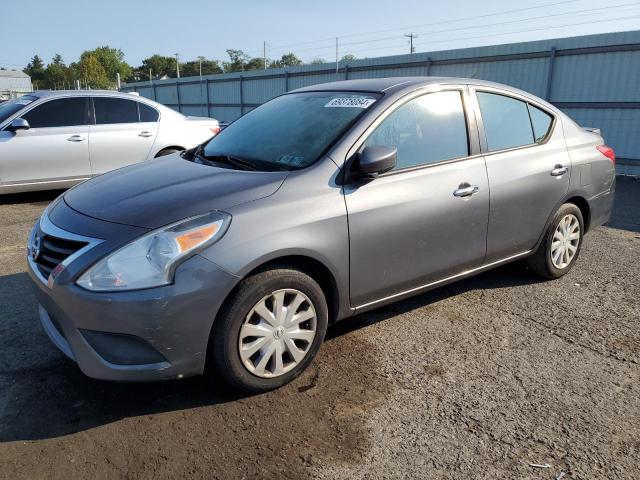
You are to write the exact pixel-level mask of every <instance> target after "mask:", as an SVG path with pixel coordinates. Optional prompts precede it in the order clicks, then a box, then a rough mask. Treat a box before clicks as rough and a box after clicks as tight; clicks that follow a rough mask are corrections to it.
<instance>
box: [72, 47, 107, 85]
mask: <svg viewBox="0 0 640 480" xmlns="http://www.w3.org/2000/svg"><path fill="white" fill-rule="evenodd" d="M69 68H70V69H71V70H72V72H73V76H74V77H75V78H76V79H78V80H80V84H81V85H82V86H83V87H85V88H94V89H96V88H97V89H100V88H104V89H106V88H112V87H113V84H114V82H112V81H111V80H110V79H109V77H108V76H107V72H106V71H105V69H104V67H103V66H102V64H101V63H100V60H99V59H98V57H97V56H96V55H93V54H91V53H88V52H84V53H83V54H82V55H81V56H80V61H79V62H78V63H72V64H71V65H70V66H69Z"/></svg>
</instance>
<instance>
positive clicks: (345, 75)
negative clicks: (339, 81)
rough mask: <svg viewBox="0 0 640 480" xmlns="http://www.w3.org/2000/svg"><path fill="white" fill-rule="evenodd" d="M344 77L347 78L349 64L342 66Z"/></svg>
mask: <svg viewBox="0 0 640 480" xmlns="http://www.w3.org/2000/svg"><path fill="white" fill-rule="evenodd" d="M344 79H345V80H349V65H346V64H345V66H344Z"/></svg>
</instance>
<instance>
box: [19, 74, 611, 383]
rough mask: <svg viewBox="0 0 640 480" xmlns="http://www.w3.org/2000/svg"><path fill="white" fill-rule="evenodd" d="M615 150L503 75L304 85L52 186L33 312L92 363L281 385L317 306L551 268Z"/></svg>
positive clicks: (568, 263)
mask: <svg viewBox="0 0 640 480" xmlns="http://www.w3.org/2000/svg"><path fill="white" fill-rule="evenodd" d="M614 163H615V156H614V153H613V150H612V149H611V148H609V147H607V146H606V145H605V144H604V142H603V140H602V137H601V136H600V135H599V134H598V133H597V131H588V130H586V129H583V128H581V127H580V126H578V125H577V124H576V123H575V122H573V121H572V120H571V119H570V118H569V117H567V116H566V115H564V114H563V113H562V112H560V111H559V110H558V109H557V108H555V107H553V106H552V105H550V104H548V103H546V102H544V101H543V100H541V99H539V98H537V97H535V96H533V95H531V94H528V93H526V92H523V91H519V90H516V89H514V88H510V87H507V86H504V85H499V84H495V83H489V82H482V81H478V80H469V79H456V78H428V77H427V78H387V79H377V80H354V81H345V82H336V83H330V84H324V85H317V86H313V87H307V88H303V89H300V90H296V91H293V92H290V93H287V94H285V95H282V96H280V97H277V98H275V99H274V100H271V101H270V102H267V103H266V104H264V105H262V106H261V107H259V108H257V109H255V110H253V111H252V112H250V113H248V114H247V115H245V116H243V117H242V118H240V119H239V120H237V121H236V122H234V123H233V124H231V125H230V126H229V127H228V128H226V129H225V130H224V131H223V132H222V133H220V134H219V135H218V136H216V137H214V138H213V139H212V140H211V141H209V142H207V143H205V144H204V145H202V146H200V147H198V148H195V149H192V150H189V151H186V152H184V153H183V154H174V155H170V156H167V157H165V158H163V159H160V160H157V161H154V162H147V163H144V164H139V165H134V166H131V167H127V168H124V169H120V170H118V171H116V172H111V173H108V174H105V175H102V176H100V177H98V178H95V179H93V180H90V181H88V182H86V183H83V184H82V185H80V186H78V187H76V188H74V189H72V190H70V191H68V192H67V193H66V194H64V195H63V196H61V197H59V198H58V199H57V200H56V201H55V202H54V203H53V204H52V205H50V206H49V208H48V209H47V210H46V211H45V212H44V214H43V215H42V217H41V219H40V220H39V221H38V222H37V224H36V225H35V227H34V229H33V231H32V233H31V235H30V238H29V248H28V252H29V254H28V262H29V265H30V269H29V271H30V275H31V278H32V279H33V282H34V285H35V290H36V295H37V298H38V301H39V303H40V320H41V323H42V325H43V327H44V329H45V331H46V332H47V333H48V335H49V336H50V338H51V340H52V341H53V342H54V343H55V344H56V345H57V346H58V347H59V348H60V349H61V350H62V351H63V352H64V353H65V354H66V355H68V356H69V357H70V358H71V359H73V360H75V361H76V362H77V363H78V365H79V367H80V368H81V369H82V371H83V372H84V373H85V374H87V375H89V376H91V377H95V378H102V379H111V380H155V379H170V378H182V377H186V376H189V375H197V374H201V373H203V372H204V371H205V366H210V367H212V370H215V371H217V372H218V373H219V375H220V376H221V377H222V378H223V379H225V380H227V381H228V382H230V383H231V384H233V385H235V386H236V387H238V388H241V389H244V390H246V391H251V392H259V391H264V390H268V389H272V388H276V387H278V386H280V385H283V384H285V383H286V382H289V381H291V380H292V379H293V378H295V377H296V376H297V375H299V374H300V372H301V371H302V370H304V369H305V368H306V367H307V366H308V365H309V363H310V362H311V361H312V359H313V357H314V356H315V354H316V352H317V351H318V349H319V348H320V344H321V342H322V340H323V338H324V335H325V332H326V330H327V325H328V324H330V323H331V322H334V321H337V320H341V319H344V318H346V317H349V316H352V315H354V314H357V313H360V312H364V311H367V310H369V309H373V308H376V307H379V306H381V305H385V304H387V303H390V302H393V301H396V300H399V299H402V298H405V297H408V296H410V295H415V294H417V293H420V292H424V291H426V290H429V289H432V288H435V287H438V286H440V285H444V284H446V283H449V282H452V281H455V280H458V279H461V278H464V277H467V276H470V275H474V274H476V273H479V272H482V271H485V270H487V269H490V268H493V267H495V266H498V265H502V264H504V263H507V262H511V261H514V260H519V259H526V262H527V263H528V265H529V267H530V269H531V270H532V271H534V272H536V273H537V274H539V275H541V276H543V277H545V278H548V279H553V278H557V277H560V276H562V275H565V274H566V273H567V272H568V271H569V270H570V269H571V268H572V267H573V266H574V264H575V263H576V261H577V259H578V255H579V253H580V248H581V246H582V242H583V239H584V235H585V233H587V232H588V231H589V230H591V229H593V228H595V227H597V226H598V225H601V224H602V223H604V222H605V221H606V220H607V219H608V218H609V214H610V211H611V206H612V202H613V193H614V187H615V165H614Z"/></svg>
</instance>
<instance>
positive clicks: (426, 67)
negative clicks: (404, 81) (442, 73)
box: [424, 57, 432, 77]
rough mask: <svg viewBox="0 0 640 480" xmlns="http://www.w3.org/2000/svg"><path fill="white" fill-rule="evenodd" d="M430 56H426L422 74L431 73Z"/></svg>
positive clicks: (427, 74)
mask: <svg viewBox="0 0 640 480" xmlns="http://www.w3.org/2000/svg"><path fill="white" fill-rule="evenodd" d="M431 63H432V61H431V57H427V64H426V65H425V67H424V75H425V76H426V77H428V76H429V75H431Z"/></svg>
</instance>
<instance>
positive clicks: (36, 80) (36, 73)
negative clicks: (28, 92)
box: [23, 54, 46, 90]
mask: <svg viewBox="0 0 640 480" xmlns="http://www.w3.org/2000/svg"><path fill="white" fill-rule="evenodd" d="M23 72H24V73H26V74H27V75H29V76H30V77H31V83H33V86H34V88H35V89H36V90H37V89H39V88H46V86H45V85H44V84H45V72H44V62H43V61H42V59H41V58H40V56H38V55H37V54H36V55H34V56H33V57H32V58H31V61H30V62H29V63H28V64H27V67H26V68H25V69H24V70H23Z"/></svg>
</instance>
